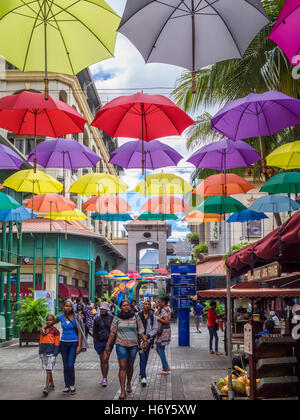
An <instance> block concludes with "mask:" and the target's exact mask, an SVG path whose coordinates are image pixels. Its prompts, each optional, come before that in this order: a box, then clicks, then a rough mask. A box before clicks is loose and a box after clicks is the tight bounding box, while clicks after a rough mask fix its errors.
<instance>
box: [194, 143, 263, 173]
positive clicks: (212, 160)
mask: <svg viewBox="0 0 300 420" xmlns="http://www.w3.org/2000/svg"><path fill="white" fill-rule="evenodd" d="M261 159H262V158H261V156H260V154H259V153H258V152H257V151H256V150H255V149H254V148H253V147H252V146H250V145H249V144H247V143H245V142H243V141H233V140H228V139H226V140H222V141H218V142H214V143H211V144H208V145H207V146H204V147H202V148H201V149H200V150H198V151H197V152H195V153H194V154H193V155H192V156H191V157H190V158H189V159H188V162H190V163H192V164H193V165H195V166H196V167H197V168H203V169H204V168H206V169H215V170H217V171H225V170H227V169H233V168H248V167H249V166H250V165H252V164H253V163H255V162H258V161H260V160H261Z"/></svg>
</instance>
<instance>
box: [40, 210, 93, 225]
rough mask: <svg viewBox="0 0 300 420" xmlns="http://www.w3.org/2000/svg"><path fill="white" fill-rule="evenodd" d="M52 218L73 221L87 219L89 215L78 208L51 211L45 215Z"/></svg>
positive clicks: (46, 217)
mask: <svg viewBox="0 0 300 420" xmlns="http://www.w3.org/2000/svg"><path fill="white" fill-rule="evenodd" d="M50 218H52V220H64V221H66V222H73V221H75V220H86V219H87V217H86V215H85V214H84V213H82V211H80V210H78V209H74V210H67V211H61V212H59V213H51V214H50V213H49V214H47V215H46V216H45V219H50Z"/></svg>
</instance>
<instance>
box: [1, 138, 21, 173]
mask: <svg viewBox="0 0 300 420" xmlns="http://www.w3.org/2000/svg"><path fill="white" fill-rule="evenodd" d="M23 163H24V160H23V159H21V158H20V157H19V156H18V155H17V153H16V152H14V151H13V150H12V149H11V148H10V147H8V146H5V145H4V144H0V169H2V170H4V169H6V170H17V169H20V168H21V166H22V165H23Z"/></svg>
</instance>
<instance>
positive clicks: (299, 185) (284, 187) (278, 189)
mask: <svg viewBox="0 0 300 420" xmlns="http://www.w3.org/2000/svg"><path fill="white" fill-rule="evenodd" d="M260 191H261V192H268V193H270V194H283V193H285V194H298V193H299V192H300V172H284V173H282V174H278V175H275V176H273V177H272V178H270V179H269V180H268V181H267V182H266V183H265V184H264V186H263V187H262V188H261V190H260Z"/></svg>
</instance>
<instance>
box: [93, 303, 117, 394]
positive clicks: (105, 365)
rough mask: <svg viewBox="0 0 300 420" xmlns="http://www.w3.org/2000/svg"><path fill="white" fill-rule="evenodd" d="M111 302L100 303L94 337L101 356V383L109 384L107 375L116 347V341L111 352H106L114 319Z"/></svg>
mask: <svg viewBox="0 0 300 420" xmlns="http://www.w3.org/2000/svg"><path fill="white" fill-rule="evenodd" d="M108 311H109V303H108V302H102V303H101V305H100V315H99V316H97V317H96V318H95V320H94V326H93V337H94V348H95V350H96V352H97V353H98V355H99V357H100V366H101V372H102V380H101V382H100V385H102V386H104V387H105V386H107V377H108V370H109V357H110V354H111V352H112V350H113V348H114V342H112V343H111V345H110V352H109V353H106V352H105V348H106V344H107V341H108V339H109V335H110V328H111V324H112V321H113V318H114V317H113V315H110V314H109V313H108Z"/></svg>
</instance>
